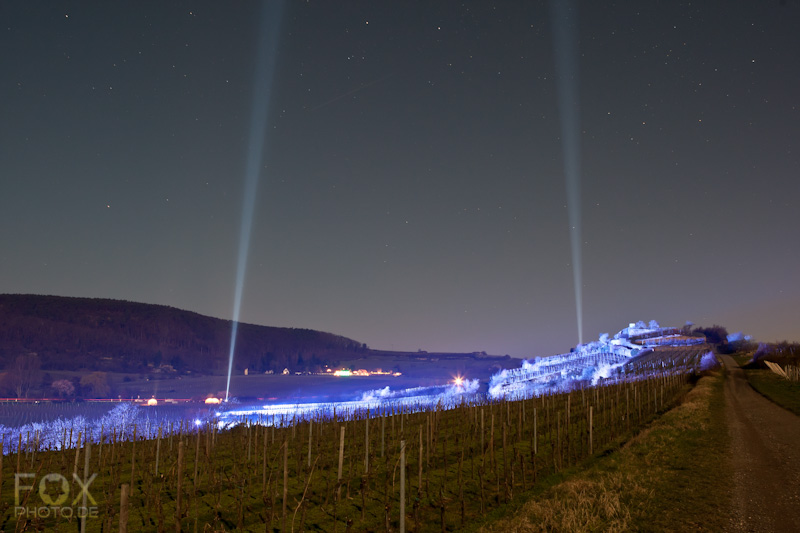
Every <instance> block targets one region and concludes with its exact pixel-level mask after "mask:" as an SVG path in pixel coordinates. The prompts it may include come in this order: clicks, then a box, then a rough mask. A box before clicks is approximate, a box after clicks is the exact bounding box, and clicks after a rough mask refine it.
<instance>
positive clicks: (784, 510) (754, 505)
mask: <svg viewBox="0 0 800 533" xmlns="http://www.w3.org/2000/svg"><path fill="white" fill-rule="evenodd" d="M721 357H722V361H723V363H724V364H725V366H726V368H727V369H728V376H727V379H726V380H725V415H726V417H727V422H728V428H729V431H730V435H731V452H732V454H733V456H732V465H733V471H734V480H735V485H734V487H733V488H732V489H733V491H734V494H733V503H734V506H733V511H732V516H731V530H732V531H757V532H761V531H800V417H798V416H797V415H795V414H793V413H791V412H789V411H787V410H786V409H783V408H782V407H779V406H778V405H776V404H774V403H772V402H771V401H769V400H767V399H766V398H764V397H763V396H761V395H760V394H759V393H757V392H756V391H755V390H753V389H752V388H751V387H750V385H749V383H748V382H747V378H746V377H745V374H744V371H743V370H742V369H741V368H739V366H738V365H737V364H736V362H735V361H734V360H733V359H732V358H731V357H730V356H728V355H723V356H721Z"/></svg>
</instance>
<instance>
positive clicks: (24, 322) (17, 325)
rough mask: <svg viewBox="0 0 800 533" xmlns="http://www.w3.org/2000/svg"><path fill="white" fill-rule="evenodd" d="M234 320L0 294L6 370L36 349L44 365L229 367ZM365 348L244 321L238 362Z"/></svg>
mask: <svg viewBox="0 0 800 533" xmlns="http://www.w3.org/2000/svg"><path fill="white" fill-rule="evenodd" d="M231 327H232V321H230V320H221V319H218V318H213V317H209V316H204V315H200V314H198V313H193V312H190V311H184V310H181V309H175V308H172V307H167V306H163V305H152V304H143V303H136V302H129V301H124V300H108V299H97V298H71V297H61V296H40V295H30V294H1V295H0V368H8V367H9V365H11V364H12V363H13V362H14V360H15V359H16V358H17V357H19V356H20V355H28V354H32V353H35V354H37V355H38V358H39V360H40V362H41V368H42V369H49V370H63V369H69V370H77V369H86V370H104V371H114V372H140V371H142V370H144V369H147V368H152V369H158V368H162V367H164V368H165V369H167V370H169V371H172V370H173V369H174V371H176V372H186V371H190V372H192V373H211V372H222V371H223V370H227V364H228V351H229V347H230V337H231ZM365 351H367V348H366V345H362V344H361V343H359V342H356V341H354V340H352V339H348V338H346V337H342V336H340V335H334V334H331V333H324V332H320V331H315V330H310V329H297V328H278V327H269V326H257V325H253V324H241V323H240V324H239V329H238V340H237V350H236V352H237V354H236V368H237V369H244V368H250V369H251V370H252V371H262V372H263V371H268V370H274V371H280V370H282V369H283V368H286V367H289V368H291V369H292V370H314V369H315V368H314V367H319V366H321V365H323V364H328V363H330V362H335V361H336V360H338V359H339V358H343V357H352V356H353V355H354V354H356V353H361V352H365Z"/></svg>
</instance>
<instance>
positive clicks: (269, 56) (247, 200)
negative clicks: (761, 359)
mask: <svg viewBox="0 0 800 533" xmlns="http://www.w3.org/2000/svg"><path fill="white" fill-rule="evenodd" d="M261 6H262V9H261V25H260V28H261V31H260V34H259V39H258V48H257V50H256V64H255V79H254V83H253V105H252V114H251V115H250V139H249V144H248V147H247V163H246V166H245V173H244V200H243V204H242V227H241V231H240V232H239V262H238V264H237V267H236V288H235V294H234V298H233V324H232V328H231V349H230V354H229V355H228V381H227V383H226V385H225V401H226V402H227V401H228V396H229V393H230V388H231V372H232V371H233V356H234V353H235V352H236V333H237V331H238V329H239V312H240V310H241V307H242V292H243V290H244V277H245V272H246V270H247V256H248V255H249V252H250V233H251V232H252V228H253V215H254V213H255V207H256V205H255V204H256V191H257V190H258V178H259V174H260V171H261V166H262V164H263V159H264V141H265V137H266V127H267V117H268V112H269V103H270V93H271V90H272V79H273V77H274V74H275V63H276V58H277V55H278V54H277V53H276V48H277V46H278V35H279V33H280V25H281V14H282V12H283V2H274V1H271V0H270V1H266V0H265V1H263V2H262V4H261Z"/></svg>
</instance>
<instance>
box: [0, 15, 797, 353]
mask: <svg viewBox="0 0 800 533" xmlns="http://www.w3.org/2000/svg"><path fill="white" fill-rule="evenodd" d="M577 16H578V20H579V23H580V24H579V31H578V36H579V38H580V40H579V44H578V46H579V52H580V62H579V66H578V70H579V78H578V79H579V84H580V85H579V91H580V93H579V94H580V150H581V151H580V153H581V161H580V167H581V176H580V183H581V191H580V197H581V205H580V213H581V226H580V230H581V235H582V239H581V240H582V246H581V252H582V272H583V276H582V294H583V330H584V340H592V339H595V338H597V335H599V334H600V333H604V332H610V333H614V332H616V331H618V330H619V329H621V328H623V327H625V326H626V325H627V324H628V322H630V321H636V320H650V319H656V320H658V321H659V322H661V324H662V325H683V324H684V322H686V321H687V320H689V321H692V322H694V323H696V324H701V325H712V324H714V323H718V324H721V325H724V326H726V327H727V328H728V330H729V331H731V332H732V331H739V330H744V332H745V333H747V334H751V335H753V336H755V338H756V339H758V340H765V341H775V340H784V339H788V340H800V275H798V272H799V271H800V268H798V265H800V209H798V202H800V179H799V178H800V2H797V1H793V0H787V1H785V2H781V1H779V0H774V1H768V0H758V1H756V0H748V1H743V0H732V1H726V2H721V1H720V2H677V1H675V2H673V1H664V2H644V3H643V2H641V1H633V0H632V1H621V2H613V3H610V2H601V1H585V2H578V8H577ZM261 19H262V17H261V9H260V7H259V5H258V4H256V3H255V2H192V3H185V2H162V1H159V2H27V1H26V2H6V1H4V2H2V3H0V247H2V251H0V293H37V294H56V295H64V296H83V297H102V298H115V299H126V300H134V301H141V302H146V303H157V304H165V305H170V306H174V307H178V308H182V309H187V310H191V311H196V312H199V313H203V314H207V315H212V316H216V317H220V318H227V319H230V318H231V317H232V316H233V302H234V292H235V285H236V271H237V257H238V255H239V239H240V231H241V230H240V228H241V225H242V221H241V219H242V209H243V205H244V202H243V193H244V187H245V169H246V161H247V157H248V143H249V140H250V129H251V126H250V122H251V117H252V116H253V107H254V106H253V101H254V97H253V91H254V86H255V85H256V83H255V72H256V65H255V62H256V54H257V48H258V43H259V38H260V33H261V32H262V28H264V27H267V26H268V25H264V24H263V23H262V21H261ZM273 22H274V21H273ZM277 26H279V28H280V31H279V33H278V35H277V38H276V39H275V40H276V42H277V43H278V46H277V49H271V50H270V53H271V54H273V57H274V59H275V60H276V68H275V70H274V72H273V73H271V74H270V78H271V82H270V90H269V91H267V92H265V93H264V94H265V96H264V97H265V98H268V116H267V125H266V136H265V140H264V143H263V161H262V162H263V164H262V165H261V172H260V177H259V183H258V189H257V193H256V196H255V198H254V199H255V203H254V207H255V209H254V219H253V223H252V236H251V239H250V248H249V261H248V263H247V270H246V277H245V280H244V286H243V300H242V308H241V316H240V318H241V320H242V321H245V322H251V323H256V324H264V325H273V326H289V327H304V328H314V329H319V330H323V331H329V332H334V333H338V334H341V335H345V336H348V337H352V338H354V339H357V340H359V341H361V342H366V343H367V344H368V345H369V346H370V347H373V348H382V349H395V350H401V349H402V350H406V349H407V350H416V349H425V350H430V351H433V350H437V351H439V350H441V351H480V350H485V351H487V352H489V353H491V354H500V355H502V354H510V355H512V356H517V357H524V356H532V355H548V354H551V353H557V352H563V351H567V350H568V349H569V348H570V347H572V346H574V345H575V344H576V343H577V342H578V333H577V326H576V304H575V291H574V287H573V269H572V256H571V251H570V230H569V222H568V209H567V192H566V186H565V177H564V160H563V158H562V143H561V136H562V133H561V123H560V117H559V107H558V106H559V104H558V91H557V83H556V66H555V65H556V64H555V59H554V57H555V56H554V45H553V31H552V27H551V19H550V10H549V6H548V4H547V2H536V1H534V2H498V3H489V2H483V1H481V2H465V3H453V2H427V1H426V2H406V1H404V2H395V3H388V2H338V1H337V2H323V1H311V2H288V3H287V4H286V5H285V6H284V9H283V13H282V17H281V19H280V21H279V23H278V24H277ZM0 327H1V326H0Z"/></svg>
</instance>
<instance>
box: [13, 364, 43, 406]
mask: <svg viewBox="0 0 800 533" xmlns="http://www.w3.org/2000/svg"><path fill="white" fill-rule="evenodd" d="M9 377H10V378H11V382H12V384H13V386H14V392H15V393H16V395H17V398H27V397H28V393H29V392H30V390H31V389H32V388H33V387H36V386H38V385H39V383H40V382H41V381H42V361H41V360H40V359H39V356H38V355H37V354H35V353H29V354H26V355H19V356H17V358H16V359H15V360H14V364H13V365H12V366H11V368H10V369H9Z"/></svg>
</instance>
